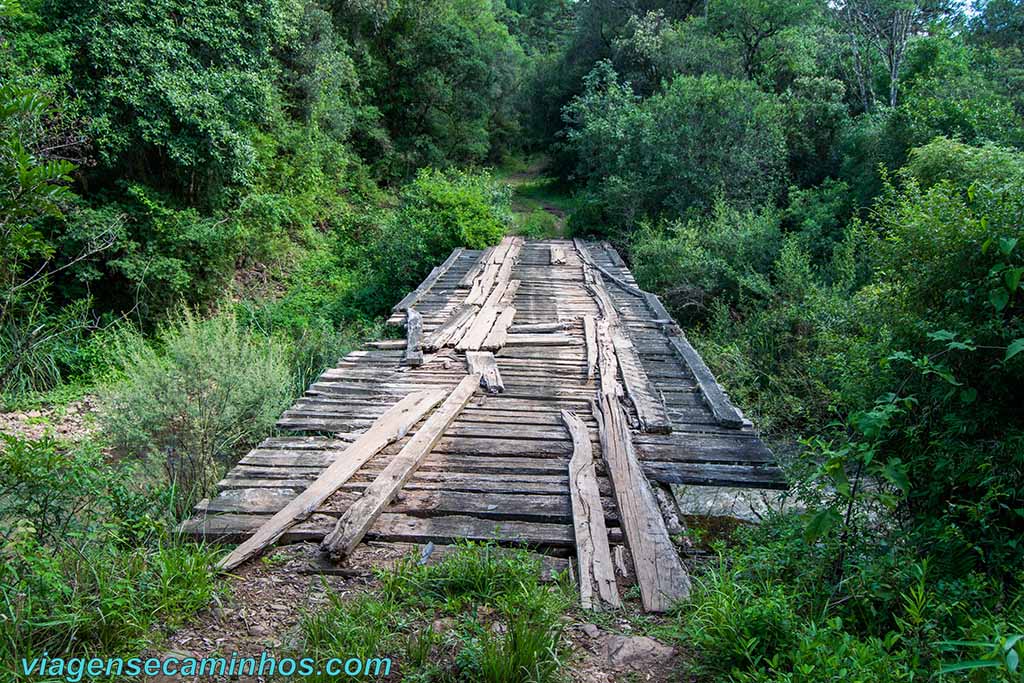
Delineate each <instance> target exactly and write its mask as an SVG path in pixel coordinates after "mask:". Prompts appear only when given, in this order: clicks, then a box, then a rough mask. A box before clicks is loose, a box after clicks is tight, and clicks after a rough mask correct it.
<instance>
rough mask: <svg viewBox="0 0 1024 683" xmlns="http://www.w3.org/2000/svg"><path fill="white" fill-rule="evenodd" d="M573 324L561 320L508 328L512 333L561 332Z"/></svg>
mask: <svg viewBox="0 0 1024 683" xmlns="http://www.w3.org/2000/svg"><path fill="white" fill-rule="evenodd" d="M572 326H573V323H572V321H570V320H563V321H562V322H557V323H532V324H528V325H513V326H512V327H510V328H509V330H508V331H509V332H511V333H512V334H534V333H540V332H562V331H563V330H568V329H569V328H571V327H572Z"/></svg>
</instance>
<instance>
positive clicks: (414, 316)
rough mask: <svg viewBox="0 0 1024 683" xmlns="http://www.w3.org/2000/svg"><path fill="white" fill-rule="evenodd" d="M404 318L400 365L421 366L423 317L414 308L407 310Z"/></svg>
mask: <svg viewBox="0 0 1024 683" xmlns="http://www.w3.org/2000/svg"><path fill="white" fill-rule="evenodd" d="M405 318H406V320H405V356H404V357H403V358H402V365H412V366H418V365H423V316H421V315H420V314H419V312H418V311H417V310H416V309H415V308H407V309H406V310H405Z"/></svg>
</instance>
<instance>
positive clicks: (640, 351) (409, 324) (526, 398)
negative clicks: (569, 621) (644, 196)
mask: <svg viewBox="0 0 1024 683" xmlns="http://www.w3.org/2000/svg"><path fill="white" fill-rule="evenodd" d="M390 322H391V323H393V324H399V325H405V326H406V329H407V339H405V340H397V341H384V342H375V343H370V344H368V345H366V347H365V348H363V349H361V350H358V351H353V352H352V353H350V354H348V355H347V356H346V357H345V358H344V359H342V360H341V362H340V363H339V364H338V365H337V367H334V368H331V369H329V370H327V371H326V372H324V373H323V375H321V376H320V378H319V379H318V380H317V381H316V382H315V383H314V384H312V385H311V386H310V387H309V390H308V391H307V392H306V393H305V395H304V396H303V397H302V398H300V399H299V400H298V401H297V402H296V403H295V405H294V406H292V407H291V408H290V409H289V410H288V411H286V412H285V414H284V415H283V416H282V417H281V419H280V421H279V422H278V427H279V428H280V429H281V430H283V431H284V432H287V433H291V434H294V435H292V436H277V437H272V438H269V439H267V440H265V441H264V442H263V443H261V444H260V445H259V446H258V447H257V448H256V449H254V450H253V451H252V452H250V453H249V454H248V455H246V456H245V457H244V458H243V459H242V460H241V462H240V463H239V464H238V466H236V467H235V468H233V469H232V470H231V471H230V472H229V473H228V474H227V476H226V478H225V479H224V480H223V481H221V482H220V484H219V489H220V490H219V495H217V496H216V497H214V498H211V499H208V500H204V501H202V502H201V503H200V504H199V506H198V507H197V515H196V516H195V517H194V518H193V519H192V520H190V521H188V522H186V524H185V525H184V527H183V528H184V529H185V530H186V531H187V532H188V533H191V534H194V535H197V536H201V537H203V538H205V539H208V540H214V539H216V540H220V541H224V542H243V541H244V543H243V544H242V545H241V546H239V547H238V548H237V549H236V550H235V551H234V552H232V553H231V555H229V556H228V557H227V558H225V559H224V560H223V561H222V563H221V566H222V567H223V568H225V569H230V568H233V567H235V566H238V565H239V564H241V563H242V562H244V561H246V560H247V559H249V558H250V557H253V556H254V555H256V554H258V553H259V552H260V551H261V550H262V549H263V548H265V547H266V546H267V545H269V544H271V543H274V542H290V541H291V542H294V541H315V542H319V543H322V547H323V549H324V551H325V553H327V554H328V555H330V556H331V557H333V558H334V559H336V560H342V559H344V557H345V556H347V555H348V554H349V553H351V552H352V550H353V549H354V548H355V547H356V545H357V544H359V543H360V542H362V541H363V540H364V539H365V540H375V541H379V542H387V543H428V542H430V543H434V544H438V545H439V546H441V545H444V544H450V543H453V542H456V541H458V540H459V539H472V540H479V541H494V542H497V543H498V544H501V545H515V546H526V547H529V548H531V549H533V550H535V551H537V552H539V553H543V554H545V555H546V556H549V557H552V558H573V559H575V560H576V564H575V567H574V568H575V571H576V577H577V579H578V581H579V584H580V592H581V599H582V602H583V604H584V606H588V607H595V608H600V607H603V606H613V607H614V606H617V605H619V604H620V597H619V590H620V589H621V587H622V585H624V581H625V579H624V577H626V576H630V577H633V578H635V580H636V582H637V583H638V584H639V587H640V593H641V596H642V599H643V604H644V607H645V608H646V609H648V610H652V611H661V610H665V609H667V608H668V607H669V606H670V605H671V603H672V602H673V601H675V600H678V599H681V598H684V597H685V596H686V595H687V593H688V591H689V579H688V577H687V574H686V571H685V569H684V568H683V566H682V564H681V562H680V559H679V554H678V552H677V550H676V548H675V547H674V546H673V543H672V539H671V538H670V535H669V534H670V530H671V528H672V527H671V524H669V525H666V521H665V519H666V518H665V516H664V512H665V511H666V503H667V500H668V498H667V496H666V489H667V487H666V485H668V484H698V485H719V486H742V487H757V488H781V487H784V485H785V484H784V482H783V479H782V477H781V476H780V472H779V470H778V468H777V467H776V466H775V464H774V462H773V459H772V454H771V453H770V452H769V450H768V449H767V448H766V447H765V446H764V445H763V444H762V443H761V441H760V439H759V438H758V437H757V436H756V434H755V433H754V431H753V429H752V427H751V425H750V423H749V422H748V421H746V420H744V419H743V417H742V415H741V414H740V413H739V411H738V410H737V409H736V408H735V407H733V405H732V404H731V403H730V402H729V399H728V397H727V396H726V395H725V393H724V392H723V391H722V389H721V388H720V387H719V385H718V383H717V382H716V381H715V379H714V377H713V376H712V375H711V372H710V371H709V370H708V368H707V367H706V366H705V365H704V362H703V361H702V360H701V358H700V356H699V355H698V354H697V353H696V352H695V351H694V350H693V348H692V347H691V346H690V344H689V342H688V341H687V340H686V337H685V336H684V335H683V334H682V332H681V331H680V330H679V329H678V327H677V326H676V325H675V324H674V323H673V322H672V320H671V319H670V316H669V315H668V313H667V312H666V311H665V308H664V307H663V306H662V304H661V302H660V301H659V300H658V298H657V297H655V296H654V295H652V294H648V293H645V292H642V291H640V290H639V289H637V287H636V285H635V282H634V280H633V277H632V275H631V273H630V272H629V270H628V269H627V268H626V267H625V264H624V263H623V261H622V259H621V258H620V257H619V255H618V254H617V253H616V252H615V251H614V250H613V249H612V248H611V247H610V246H609V245H607V244H599V243H583V242H580V241H578V240H577V241H567V240H551V241H536V242H532V241H531V242H524V241H523V240H522V239H520V238H506V239H505V240H504V241H503V242H502V243H501V244H500V245H498V246H496V247H493V248H490V249H487V250H484V251H469V250H463V249H457V250H456V251H455V252H453V253H452V255H451V256H450V257H449V258H448V259H447V260H446V261H445V262H444V263H443V264H441V265H440V266H438V267H437V268H435V269H434V271H433V272H432V273H431V274H430V276H429V277H428V278H427V279H426V280H425V281H424V282H423V283H422V284H421V285H420V286H419V287H418V288H417V289H416V290H415V291H413V292H411V293H409V295H408V296H406V297H405V299H403V300H402V301H401V302H400V303H399V304H398V305H397V306H396V307H395V311H394V314H393V315H392V317H391V319H390ZM669 495H670V494H669ZM670 521H671V520H670ZM554 561H555V562H560V563H563V564H564V563H566V559H556V560H554ZM631 568H632V571H631V570H630V569H631Z"/></svg>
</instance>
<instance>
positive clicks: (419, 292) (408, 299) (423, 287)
mask: <svg viewBox="0 0 1024 683" xmlns="http://www.w3.org/2000/svg"><path fill="white" fill-rule="evenodd" d="M464 251H465V249H463V248H462V247H459V248H458V249H456V250H454V251H453V252H452V253H451V254H450V255H449V256H448V258H447V259H445V261H444V263H442V264H441V265H439V266H437V267H436V268H434V269H433V270H431V271H430V275H428V276H427V279H425V280H424V281H423V282H421V283H420V286H419V287H417V288H416V289H414V290H412V291H411V292H409V293H408V294H406V295H405V298H403V299H402V300H401V301H399V302H398V303H397V304H395V307H394V308H392V309H391V310H392V311H393V312H396V313H397V312H398V311H403V310H406V309H409V308H412V307H413V306H415V305H416V302H417V301H419V298H420V297H421V296H423V295H424V294H426V293H427V292H428V291H429V290H430V288H431V287H433V286H434V284H435V283H437V281H438V280H439V279H440V278H441V276H442V275H444V274H445V273H447V272H448V269H449V268H451V267H452V265H454V264H455V262H456V261H458V260H459V258H460V257H461V256H462V253H463V252H464Z"/></svg>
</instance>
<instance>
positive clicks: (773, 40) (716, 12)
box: [707, 0, 819, 79]
mask: <svg viewBox="0 0 1024 683" xmlns="http://www.w3.org/2000/svg"><path fill="white" fill-rule="evenodd" d="M707 8H708V9H707V17H708V23H709V24H710V26H711V28H712V30H713V31H715V32H716V33H718V34H720V35H723V36H725V37H726V38H728V39H730V40H734V41H735V42H736V43H737V44H738V45H739V53H740V55H741V57H740V58H741V61H742V64H743V72H744V74H746V76H747V78H750V79H756V78H759V77H762V76H763V75H764V74H766V73H768V72H770V70H771V69H772V67H773V65H774V63H775V62H776V61H778V60H780V59H781V58H782V56H783V54H784V53H785V52H786V51H787V49H788V46H787V41H786V38H787V35H788V34H791V33H792V32H793V31H794V30H795V29H796V28H798V27H800V26H804V25H807V24H809V23H811V22H813V21H814V20H815V15H816V13H817V11H818V8H819V3H818V2H817V0H797V1H792V0H790V1H787V0H711V1H710V2H708V5H707Z"/></svg>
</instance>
